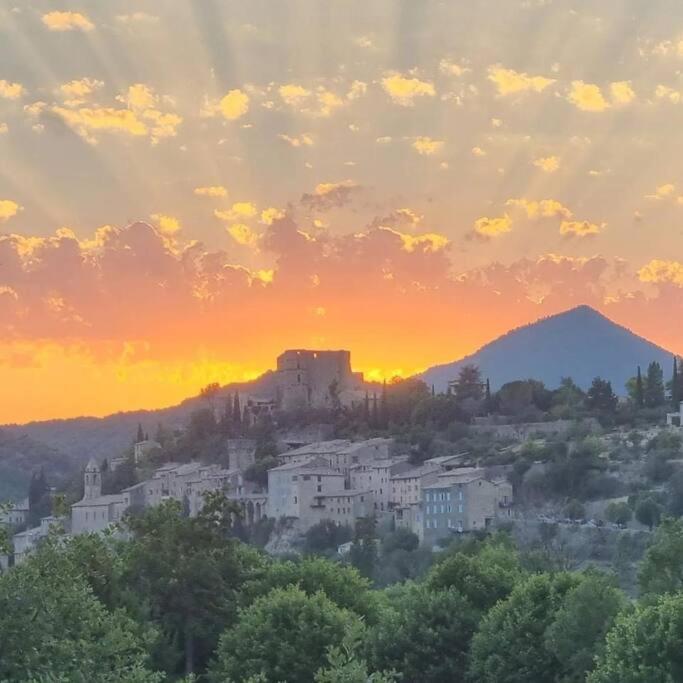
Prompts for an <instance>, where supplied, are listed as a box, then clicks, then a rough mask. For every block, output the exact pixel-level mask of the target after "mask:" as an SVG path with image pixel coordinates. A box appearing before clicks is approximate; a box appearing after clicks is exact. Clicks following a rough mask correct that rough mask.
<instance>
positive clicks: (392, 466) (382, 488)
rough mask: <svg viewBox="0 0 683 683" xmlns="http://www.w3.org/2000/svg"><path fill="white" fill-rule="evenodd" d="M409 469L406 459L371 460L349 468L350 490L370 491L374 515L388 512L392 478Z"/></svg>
mask: <svg viewBox="0 0 683 683" xmlns="http://www.w3.org/2000/svg"><path fill="white" fill-rule="evenodd" d="M409 469H411V465H410V464H409V463H408V460H407V458H406V457H403V458H386V459H384V460H371V461H369V462H365V463H360V464H358V465H354V466H353V467H352V468H351V473H350V483H351V488H352V489H358V490H359V491H371V492H372V496H373V505H374V511H375V513H380V512H386V511H388V510H389V507H390V505H389V504H390V502H391V478H392V476H394V475H396V474H399V473H400V472H404V471H406V470H409Z"/></svg>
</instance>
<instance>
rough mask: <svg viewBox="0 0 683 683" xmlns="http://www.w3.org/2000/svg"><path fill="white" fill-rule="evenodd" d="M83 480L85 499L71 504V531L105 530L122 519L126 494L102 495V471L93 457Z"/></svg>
mask: <svg viewBox="0 0 683 683" xmlns="http://www.w3.org/2000/svg"><path fill="white" fill-rule="evenodd" d="M83 480H84V486H83V499H82V500H80V501H79V502H78V503H74V504H73V505H72V506H71V533H72V534H86V533H90V532H93V531H104V529H106V528H107V527H109V526H110V525H111V524H114V523H116V522H118V521H119V520H120V519H121V515H122V514H123V512H124V511H125V503H124V496H123V494H121V493H117V494H114V495H105V496H103V495H102V473H101V471H100V467H99V465H98V464H97V463H96V462H95V460H94V459H93V458H90V461H89V462H88V464H87V465H86V467H85V473H84V475H83Z"/></svg>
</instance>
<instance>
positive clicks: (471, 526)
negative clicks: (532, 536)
mask: <svg viewBox="0 0 683 683" xmlns="http://www.w3.org/2000/svg"><path fill="white" fill-rule="evenodd" d="M511 506H512V485H511V484H510V483H509V482H507V481H503V480H500V481H492V480H490V479H488V478H487V477H486V476H485V473H484V471H483V470H480V469H474V468H473V469H469V470H465V471H462V472H457V470H454V471H452V472H446V473H444V474H442V475H440V476H439V478H438V480H437V481H436V482H435V483H434V484H430V485H428V486H425V487H424V489H423V496H422V510H423V515H422V518H423V535H424V540H425V541H426V542H428V543H430V542H434V541H436V540H438V539H440V538H445V537H448V536H450V535H452V534H455V533H462V532H467V531H478V530H482V529H487V528H488V527H489V526H490V525H491V524H492V523H493V521H494V520H495V519H496V518H500V517H509V516H511V514H512V512H511Z"/></svg>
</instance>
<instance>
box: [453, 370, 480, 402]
mask: <svg viewBox="0 0 683 683" xmlns="http://www.w3.org/2000/svg"><path fill="white" fill-rule="evenodd" d="M451 384H452V386H453V389H454V391H455V398H456V400H457V401H458V402H459V403H462V402H463V401H466V400H468V399H469V400H471V401H481V400H482V399H483V398H484V384H483V382H482V379H481V371H480V370H479V367H478V366H477V365H471V364H470V365H463V366H462V367H461V368H460V370H459V371H458V378H457V379H456V380H455V381H453V382H452V383H451Z"/></svg>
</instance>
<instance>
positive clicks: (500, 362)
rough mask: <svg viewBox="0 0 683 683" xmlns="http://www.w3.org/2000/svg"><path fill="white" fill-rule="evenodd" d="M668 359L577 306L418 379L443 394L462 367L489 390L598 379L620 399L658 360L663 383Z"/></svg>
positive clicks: (663, 352) (586, 384)
mask: <svg viewBox="0 0 683 683" xmlns="http://www.w3.org/2000/svg"><path fill="white" fill-rule="evenodd" d="M672 357H673V354H672V353H670V352H668V351H666V350H665V349H663V348H661V347H659V346H657V345H656V344H653V343H651V342H649V341H647V339H643V338H642V337H639V336H637V335H635V334H633V332H631V331H630V330H628V329H626V328H625V327H622V326H621V325H617V324H616V323H614V322H612V321H611V320H609V319H608V318H606V317H605V316H604V315H602V314H601V313H598V312H597V311H596V310H594V309H592V308H590V307H589V306H579V307H577V308H573V309H571V310H569V311H565V312H564V313H559V314H558V315H554V316H551V317H549V318H543V319H541V320H539V321H537V322H535V323H532V324H530V325H526V326H524V327H520V328H517V329H515V330H512V331H510V332H508V333H507V334H505V335H503V336H502V337H499V338H498V339H496V340H495V341H492V342H490V343H489V344H487V345H486V346H483V347H482V348H481V349H479V351H477V352H476V353H474V354H472V355H471V356H467V357H466V358H462V359H461V360H459V361H456V362H454V363H447V364H445V365H438V366H435V367H433V368H430V369H429V370H427V371H426V372H424V373H423V374H422V375H421V377H422V379H424V381H425V382H426V383H427V384H428V385H430V386H431V385H434V386H435V388H436V389H437V390H438V391H444V390H445V389H446V387H447V386H448V382H449V380H452V379H455V378H456V377H457V374H458V370H459V369H460V368H461V367H462V366H463V365H467V364H475V365H478V366H479V368H480V369H481V371H482V375H483V376H484V377H488V378H489V379H490V381H491V386H492V388H493V389H498V388H500V387H501V386H502V385H503V384H505V383H506V382H511V381H513V380H516V379H537V380H540V381H542V382H544V383H545V385H546V386H547V387H548V388H551V389H552V388H555V387H557V386H558V385H559V383H560V380H561V379H562V377H571V378H572V379H573V380H574V381H575V382H576V383H577V384H578V385H579V386H580V387H582V388H583V389H587V388H588V387H589V386H590V384H591V382H592V381H593V378H594V377H598V376H600V377H603V378H605V379H608V380H610V381H611V382H612V387H613V389H614V391H615V392H616V393H617V394H625V393H626V390H625V387H624V385H625V383H626V381H627V380H628V379H629V377H633V376H634V375H635V373H636V368H637V366H638V365H640V366H641V368H642V369H643V372H645V370H646V368H647V366H648V364H649V363H651V362H652V361H657V362H658V363H660V365H661V366H662V367H663V368H664V376H665V378H667V377H668V374H669V373H670V371H671V364H672Z"/></svg>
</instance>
